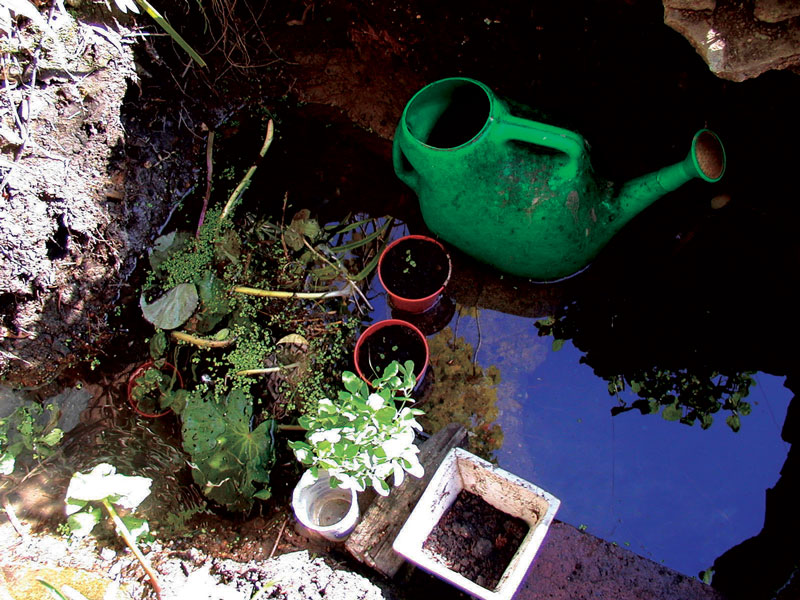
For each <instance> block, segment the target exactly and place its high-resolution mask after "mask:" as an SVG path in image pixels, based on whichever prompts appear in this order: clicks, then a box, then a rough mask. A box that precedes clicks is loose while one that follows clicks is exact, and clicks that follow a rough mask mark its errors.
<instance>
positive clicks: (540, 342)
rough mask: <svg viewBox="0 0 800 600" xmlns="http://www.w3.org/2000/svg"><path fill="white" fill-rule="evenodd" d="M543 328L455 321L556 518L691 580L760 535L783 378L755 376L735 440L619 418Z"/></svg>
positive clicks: (575, 354)
mask: <svg viewBox="0 0 800 600" xmlns="http://www.w3.org/2000/svg"><path fill="white" fill-rule="evenodd" d="M400 234H401V232H400V231H396V232H395V235H400ZM457 271H458V269H456V272H455V273H454V276H455V277H458V272H457ZM371 291H372V294H374V295H375V297H374V299H373V305H374V306H375V310H374V312H373V313H372V317H373V319H374V320H379V319H383V318H391V317H392V311H391V310H390V308H389V307H388V306H387V304H386V300H385V292H383V290H382V289H381V288H380V283H379V282H378V281H377V278H376V280H375V281H374V283H373V288H372V290H371ZM394 316H395V317H397V318H402V315H399V314H397V313H395V315H394ZM540 316H541V317H544V316H547V313H545V312H542V313H541V314H540ZM536 320H537V319H536V318H535V317H532V316H519V315H517V314H513V313H507V312H502V311H500V310H492V309H486V308H481V309H479V310H478V317H477V319H476V318H474V317H473V316H461V317H459V316H458V313H456V315H455V316H453V318H452V319H451V320H450V321H449V325H450V327H451V328H454V329H456V328H457V334H458V336H463V337H465V338H466V340H467V341H468V342H469V343H471V344H472V346H473V349H475V348H477V349H478V352H477V363H478V364H479V365H480V366H482V367H483V368H484V370H485V369H486V368H488V367H489V366H491V365H495V366H496V367H497V368H498V369H499V370H500V375H501V382H500V384H499V385H498V387H497V391H498V407H499V409H500V416H499V419H498V420H497V423H498V424H499V425H500V426H501V428H502V430H503V434H504V442H503V445H502V447H501V448H500V449H499V450H498V451H497V452H496V454H495V458H496V459H497V463H498V464H499V465H500V466H501V467H503V468H504V469H506V470H508V471H510V472H512V473H514V474H516V475H518V476H520V477H522V478H524V479H527V480H529V481H531V482H533V483H534V484H536V485H538V486H540V487H542V488H543V489H545V490H547V491H549V492H551V493H552V494H554V495H555V496H556V497H558V498H560V499H561V502H562V504H561V508H560V509H559V513H558V515H557V518H558V519H559V520H562V521H564V522H566V523H569V524H571V525H574V526H575V527H580V528H582V529H585V530H586V531H587V532H588V533H591V534H592V535H595V536H597V537H600V538H602V539H605V540H608V541H611V542H615V543H617V544H618V545H620V546H622V547H625V548H628V549H630V550H632V551H633V552H636V553H637V554H640V555H642V556H645V557H647V558H650V559H651V560H654V561H656V562H659V563H662V564H664V565H666V566H668V567H671V568H673V569H675V570H677V571H680V572H682V573H684V574H687V575H690V576H697V575H698V574H699V573H700V572H701V571H704V570H705V569H707V568H709V567H710V566H711V565H712V563H713V562H714V560H715V559H716V558H717V557H718V556H720V555H721V554H723V553H724V552H725V551H727V550H728V549H730V548H731V547H733V546H735V545H736V544H738V543H740V542H742V541H743V540H745V539H747V538H749V537H751V536H754V535H756V534H758V532H759V531H761V528H762V526H763V524H764V514H765V492H766V490H767V488H769V487H772V486H774V485H775V482H776V481H777V480H778V477H779V474H780V469H781V467H782V466H783V464H784V461H785V459H786V455H787V451H788V449H789V444H787V443H786V442H784V441H782V440H781V437H780V432H781V427H782V425H783V422H784V419H785V416H786V410H787V407H788V404H789V401H790V399H791V396H792V394H791V393H790V391H789V390H788V389H786V388H785V387H783V382H784V379H785V378H784V377H777V376H774V375H768V374H766V373H757V374H756V375H755V379H756V385H755V386H753V387H752V388H751V390H750V394H749V396H748V397H747V398H746V400H747V401H748V402H750V403H751V404H752V405H753V411H752V413H751V414H750V415H748V416H745V417H742V427H741V430H740V431H739V432H737V433H734V432H733V431H732V430H731V429H730V428H729V427H728V426H727V424H726V423H725V417H726V416H727V414H728V413H727V412H725V411H721V412H719V413H717V414H716V415H715V421H714V423H713V425H712V426H711V428H710V429H708V430H702V429H701V428H700V426H699V425H698V424H695V425H694V426H693V427H690V426H687V425H684V424H681V423H679V422H670V421H666V420H664V419H663V418H662V417H661V416H660V415H658V414H656V415H641V414H640V413H639V411H636V410H634V411H630V412H627V413H623V414H620V415H617V416H613V417H612V415H611V412H610V409H611V408H612V407H613V406H615V405H616V404H617V400H616V399H615V398H613V397H612V396H610V395H609V393H608V382H607V381H605V380H604V379H602V378H600V377H598V376H597V375H595V373H594V372H593V370H592V368H591V367H589V366H587V365H585V364H581V362H580V360H581V358H582V357H583V356H584V354H585V353H583V352H581V351H579V350H578V349H576V348H575V346H574V345H573V344H572V342H570V341H567V342H566V343H565V344H564V346H563V347H562V348H561V349H559V350H555V351H554V350H553V349H552V343H553V338H552V337H549V336H547V337H541V336H539V335H538V330H537V329H536V327H535V326H534V322H535V321H536ZM742 343H746V339H745V338H744V336H743V338H742ZM429 372H430V369H429ZM628 394H629V395H628V396H626V395H625V393H623V398H625V399H627V400H628V401H629V402H630V401H632V400H633V399H634V397H633V395H631V394H630V393H629V392H628Z"/></svg>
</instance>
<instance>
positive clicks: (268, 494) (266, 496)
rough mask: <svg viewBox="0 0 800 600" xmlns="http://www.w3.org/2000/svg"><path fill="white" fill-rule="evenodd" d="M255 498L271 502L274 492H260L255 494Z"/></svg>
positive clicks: (267, 490)
mask: <svg viewBox="0 0 800 600" xmlns="http://www.w3.org/2000/svg"><path fill="white" fill-rule="evenodd" d="M253 498H256V499H258V500H269V499H270V498H272V491H271V490H269V489H266V490H259V491H257V492H256V493H255V494H253Z"/></svg>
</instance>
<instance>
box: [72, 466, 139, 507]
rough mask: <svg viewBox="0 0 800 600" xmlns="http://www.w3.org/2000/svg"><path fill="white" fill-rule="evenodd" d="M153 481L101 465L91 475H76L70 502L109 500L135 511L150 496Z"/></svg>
mask: <svg viewBox="0 0 800 600" xmlns="http://www.w3.org/2000/svg"><path fill="white" fill-rule="evenodd" d="M150 483H151V480H150V479H148V478H147V477H137V476H127V475H122V474H120V473H117V472H116V469H115V468H114V467H113V466H112V465H109V464H108V463H100V464H99V465H97V466H96V467H95V468H94V469H92V470H91V471H90V472H89V473H75V474H74V475H73V476H72V479H71V480H70V482H69V487H68V488H67V499H68V500H84V501H86V502H95V501H98V500H104V499H108V500H109V501H110V502H112V503H113V504H118V505H119V506H123V507H125V508H130V509H134V508H136V507H137V506H139V504H141V502H142V500H144V499H145V498H147V496H148V495H149V494H150Z"/></svg>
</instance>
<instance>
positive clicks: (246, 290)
mask: <svg viewBox="0 0 800 600" xmlns="http://www.w3.org/2000/svg"><path fill="white" fill-rule="evenodd" d="M233 291H234V292H236V293H238V294H248V295H250V296H261V297H264V298H300V299H301V300H324V299H326V298H339V297H343V296H349V295H350V294H351V293H352V292H351V290H350V286H348V287H345V288H342V289H341V290H336V291H334V292H285V291H281V290H261V289H258V288H252V287H247V286H244V285H238V286H236V287H235V288H233Z"/></svg>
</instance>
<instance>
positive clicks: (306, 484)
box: [292, 471, 359, 542]
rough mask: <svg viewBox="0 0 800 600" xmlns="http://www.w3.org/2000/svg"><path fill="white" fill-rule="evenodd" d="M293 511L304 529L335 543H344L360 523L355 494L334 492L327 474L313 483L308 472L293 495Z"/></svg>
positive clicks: (325, 472)
mask: <svg viewBox="0 0 800 600" xmlns="http://www.w3.org/2000/svg"><path fill="white" fill-rule="evenodd" d="M292 509H293V510H294V514H295V516H296V517H297V520H298V521H300V523H302V524H303V525H304V526H305V527H307V528H308V529H310V530H311V531H316V532H317V533H319V534H320V535H321V536H322V537H324V538H326V539H329V540H332V541H334V542H341V541H344V540H345V539H346V538H347V536H348V535H350V533H351V532H352V531H353V529H354V528H355V526H356V523H358V517H359V512H358V498H357V495H356V492H355V490H346V489H343V488H332V487H331V485H330V476H329V475H328V473H327V471H320V472H319V479H317V480H314V477H313V476H312V475H311V471H306V472H305V473H303V476H302V477H301V478H300V481H299V482H298V484H297V485H296V486H295V488H294V492H292Z"/></svg>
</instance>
